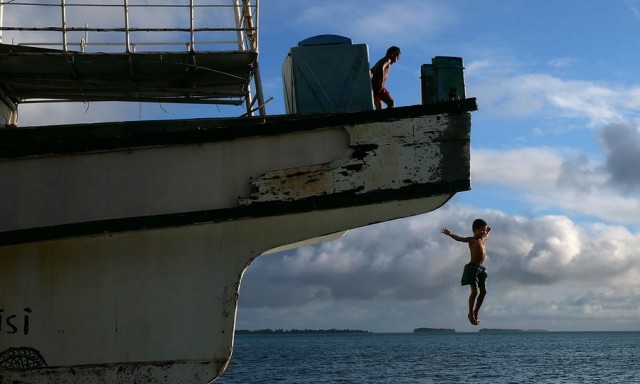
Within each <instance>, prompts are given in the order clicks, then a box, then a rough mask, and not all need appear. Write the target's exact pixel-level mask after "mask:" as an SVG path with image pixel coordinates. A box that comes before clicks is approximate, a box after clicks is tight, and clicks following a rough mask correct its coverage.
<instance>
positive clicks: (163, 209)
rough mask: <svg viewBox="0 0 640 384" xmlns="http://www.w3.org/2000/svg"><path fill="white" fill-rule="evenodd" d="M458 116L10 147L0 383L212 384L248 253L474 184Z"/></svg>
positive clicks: (2, 224) (220, 367)
mask: <svg viewBox="0 0 640 384" xmlns="http://www.w3.org/2000/svg"><path fill="white" fill-rule="evenodd" d="M474 105H475V104H474ZM462 112H463V113H461V114H458V115H456V116H453V117H450V116H448V115H446V114H437V115H426V116H423V117H419V116H418V117H411V118H408V119H406V118H404V117H401V118H395V117H393V115H384V114H383V115H381V116H384V117H385V118H384V119H382V120H383V121H380V122H370V123H367V124H368V125H366V127H367V129H364V130H363V129H362V128H363V127H365V126H364V125H362V126H360V125H353V124H343V125H341V124H333V125H329V126H326V127H319V128H317V129H309V130H301V131H290V132H285V133H282V134H274V135H246V136H237V137H233V138H229V139H224V140H209V141H206V142H202V143H199V144H180V145H178V144H175V145H165V146H160V145H157V146H146V147H133V148H118V149H113V150H95V149H93V150H91V151H84V152H81V153H78V152H72V151H70V150H69V148H65V149H64V151H61V153H54V154H51V153H49V154H46V155H44V154H38V155H36V154H33V153H32V154H25V153H21V154H19V155H16V154H15V153H14V152H12V151H14V149H8V150H7V151H5V158H4V160H2V161H0V174H1V175H2V177H3V180H5V184H4V186H5V187H4V188H3V189H2V191H0V197H1V198H2V200H3V201H5V202H8V201H11V202H12V203H11V204H4V205H3V206H2V208H1V209H2V211H1V212H0V244H1V245H0V309H2V312H0V314H1V316H2V318H1V319H0V383H13V382H17V381H19V382H25V383H142V382H144V383H147V382H149V383H175V382H181V383H205V382H209V381H211V380H214V379H215V378H216V377H218V376H219V375H220V374H222V372H223V371H224V369H225V367H226V365H227V363H228V361H229V358H230V356H231V352H232V348H233V334H234V325H235V317H236V310H237V304H238V292H239V287H240V281H241V277H242V274H243V272H244V270H245V269H246V268H247V266H248V265H249V264H250V263H251V261H252V260H253V259H255V258H256V257H258V256H259V255H261V254H264V253H268V252H272V251H274V250H282V249H284V248H286V247H291V246H292V245H291V244H293V246H297V245H300V244H303V243H304V242H309V241H314V239H317V240H324V239H326V238H325V237H323V236H329V237H331V236H332V234H339V233H341V232H343V231H345V230H348V229H351V228H355V227H361V226H365V225H369V224H372V223H377V222H381V221H386V220H392V219H396V218H400V217H407V216H411V215H416V214H420V213H425V212H429V211H432V210H434V209H437V208H438V207H440V206H442V205H443V204H444V203H446V201H447V200H448V199H449V198H450V197H451V196H453V194H455V192H457V191H460V190H465V189H468V183H469V145H468V140H469V128H470V124H469V118H468V113H466V112H464V111H462ZM367 116H369V115H367ZM374 116H377V115H374ZM454 120H456V122H454V123H452V121H454ZM376 130H377V131H376ZM372 132H374V133H375V135H371V133H372ZM445 138H446V139H447V140H448V141H451V142H453V141H455V148H454V149H452V148H451V147H449V145H450V143H445V142H446V141H447V140H444V139H445ZM443 143H444V144H443ZM363 148H364V149H363ZM358 151H361V152H362V153H358ZM62 152H63V153H62ZM359 162H361V163H362V164H360V163H359ZM443 163H446V165H444V166H443ZM452 163H453V164H452ZM349 172H351V173H349ZM275 180H277V182H276V181H275ZM25 356H26V357H25ZM29 356H31V357H29ZM33 356H35V357H33Z"/></svg>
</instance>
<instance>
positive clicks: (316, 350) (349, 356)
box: [216, 332, 640, 384]
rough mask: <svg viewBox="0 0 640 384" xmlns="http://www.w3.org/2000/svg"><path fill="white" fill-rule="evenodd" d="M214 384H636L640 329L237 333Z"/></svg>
mask: <svg viewBox="0 0 640 384" xmlns="http://www.w3.org/2000/svg"><path fill="white" fill-rule="evenodd" d="M218 383H221V384H231V383H243V384H246V383H292V384H293V383H295V384H304V383H465V384H470V383H580V384H583V383H607V384H612V383H625V384H626V383H640V332H539V333H499V334H496V333H448V334H439V333H429V334H422V333H365V334H323V335H317V334H294V335H291V334H281V335H259V334H248V335H237V336H236V341H235V347H234V353H233V358H232V360H231V363H230V364H229V367H228V368H227V371H226V373H225V374H224V375H223V376H222V377H221V378H220V379H218V380H217V381H216V384H218Z"/></svg>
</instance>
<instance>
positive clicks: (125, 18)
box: [124, 0, 131, 53]
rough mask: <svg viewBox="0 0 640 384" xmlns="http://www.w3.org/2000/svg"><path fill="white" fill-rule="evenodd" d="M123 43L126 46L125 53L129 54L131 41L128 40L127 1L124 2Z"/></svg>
mask: <svg viewBox="0 0 640 384" xmlns="http://www.w3.org/2000/svg"><path fill="white" fill-rule="evenodd" d="M124 43H125V45H126V49H125V52H127V53H130V52H131V49H130V47H131V45H130V44H131V41H130V40H129V1H128V0H124Z"/></svg>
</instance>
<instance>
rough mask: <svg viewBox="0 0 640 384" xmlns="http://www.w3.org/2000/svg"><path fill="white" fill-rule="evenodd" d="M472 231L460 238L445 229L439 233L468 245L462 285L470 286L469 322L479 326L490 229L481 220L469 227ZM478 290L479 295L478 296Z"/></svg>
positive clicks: (475, 221) (485, 292)
mask: <svg viewBox="0 0 640 384" xmlns="http://www.w3.org/2000/svg"><path fill="white" fill-rule="evenodd" d="M471 228H472V230H473V236H472V237H461V236H458V235H454V234H453V233H451V231H449V230H448V229H447V228H446V227H445V228H442V230H441V232H442V233H444V234H445V235H447V236H449V237H451V238H452V239H454V240H456V241H460V242H462V243H468V244H469V252H470V254H471V258H470V260H469V263H468V264H467V265H465V266H464V271H463V273H462V280H461V281H460V283H461V284H462V285H469V286H471V294H470V295H469V315H468V316H467V317H468V318H469V322H470V323H471V324H473V325H478V324H480V319H478V313H479V312H480V307H481V306H482V302H483V301H484V296H485V295H486V294H487V286H486V281H487V269H486V268H485V267H484V266H483V265H482V263H483V262H484V259H485V257H486V256H487V249H486V247H485V242H486V241H487V239H488V238H489V232H491V227H489V226H487V222H486V221H484V220H482V219H476V220H474V221H473V224H472V225H471ZM478 289H479V291H480V293H479V294H478Z"/></svg>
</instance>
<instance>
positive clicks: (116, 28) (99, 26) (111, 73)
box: [0, 0, 265, 125]
mask: <svg viewBox="0 0 640 384" xmlns="http://www.w3.org/2000/svg"><path fill="white" fill-rule="evenodd" d="M258 3H259V0H197V2H196V0H0V104H2V105H1V106H0V109H1V110H0V115H1V117H2V118H4V123H5V125H15V124H16V121H17V111H18V105H19V104H22V103H43V102H55V101H62V102H63V101H81V102H92V101H125V102H162V103H194V104H219V105H235V106H241V105H243V104H244V105H245V106H246V113H245V114H246V115H253V114H254V113H256V112H258V113H259V114H260V115H262V116H264V115H265V108H264V104H265V103H264V99H263V94H262V86H261V79H260V70H259V66H258V13H259V12H258V10H259V5H258ZM12 23H15V24H12ZM26 23H31V25H29V24H26ZM0 123H2V121H0ZM0 125H1V124H0Z"/></svg>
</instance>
